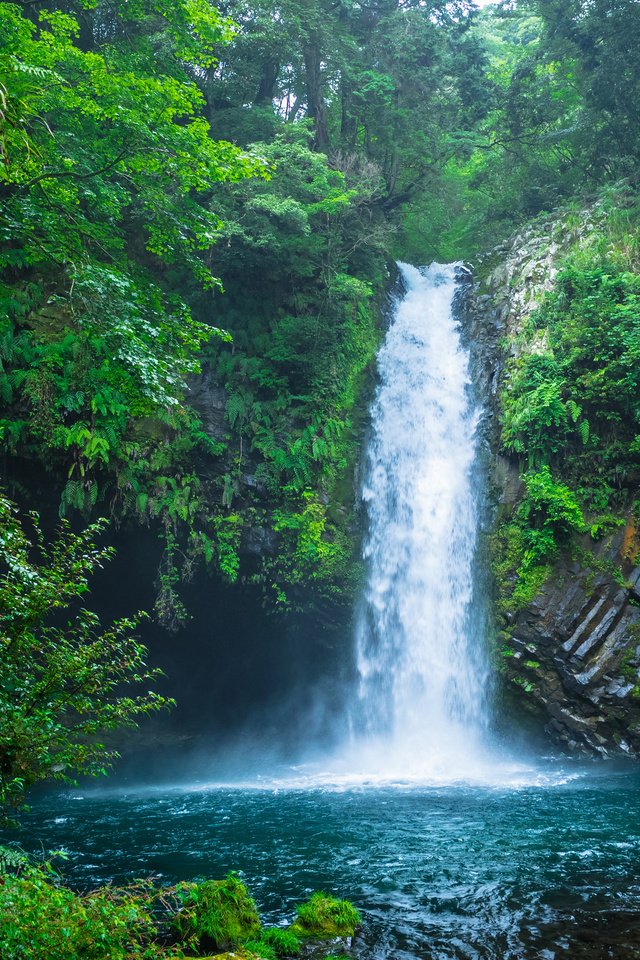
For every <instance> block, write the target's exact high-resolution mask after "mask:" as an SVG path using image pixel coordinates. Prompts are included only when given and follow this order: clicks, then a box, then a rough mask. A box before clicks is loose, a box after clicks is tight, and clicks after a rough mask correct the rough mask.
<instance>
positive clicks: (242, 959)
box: [199, 949, 260, 960]
mask: <svg viewBox="0 0 640 960" xmlns="http://www.w3.org/2000/svg"><path fill="white" fill-rule="evenodd" d="M199 960H260V957H258V956H257V955H256V954H255V953H251V952H250V951H249V950H242V949H240V950H231V951H229V950H227V952H226V953H214V954H212V955H211V956H210V957H200V958H199Z"/></svg>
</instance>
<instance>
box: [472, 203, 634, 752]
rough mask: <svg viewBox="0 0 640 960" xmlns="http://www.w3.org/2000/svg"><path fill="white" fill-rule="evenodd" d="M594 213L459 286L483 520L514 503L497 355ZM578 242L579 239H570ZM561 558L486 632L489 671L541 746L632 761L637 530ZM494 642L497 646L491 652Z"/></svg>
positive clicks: (512, 341) (526, 235)
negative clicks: (492, 658)
mask: <svg viewBox="0 0 640 960" xmlns="http://www.w3.org/2000/svg"><path fill="white" fill-rule="evenodd" d="M601 215H602V212H601V211H600V209H599V208H598V205H595V206H594V207H592V208H591V209H589V210H585V211H583V213H582V214H581V215H580V216H579V217H578V219H577V220H576V221H575V222H573V223H572V224H571V226H570V227H569V226H567V223H566V222H564V221H562V220H560V219H556V220H554V219H553V218H547V219H546V220H544V221H541V222H539V223H536V224H535V225H533V226H532V227H529V228H527V229H526V230H524V231H522V232H521V234H520V235H518V236H517V237H515V238H513V240H512V241H510V242H509V243H508V244H504V245H503V246H501V247H500V248H498V249H496V250H494V251H492V252H491V254H489V255H488V257H487V258H486V259H485V262H484V264H483V263H481V264H480V265H479V270H478V273H479V274H480V275H481V276H483V280H482V282H481V283H476V285H475V286H474V287H471V288H470V287H468V286H467V285H465V287H464V290H463V292H462V294H461V297H460V304H459V311H460V318H461V323H462V326H463V329H464V332H465V337H466V340H467V343H468V344H469V346H470V348H471V355H472V367H473V380H474V383H475V384H476V387H477V389H478V390H479V392H480V393H481V395H482V397H483V399H484V402H485V407H486V410H487V413H486V417H485V423H484V436H485V440H486V446H487V449H488V450H489V451H490V464H491V471H490V472H491V485H492V488H493V511H494V519H493V523H494V524H495V523H497V522H498V520H499V518H500V517H501V516H505V515H508V514H510V513H511V511H512V510H513V508H514V506H515V505H516V504H517V503H518V501H519V499H520V497H521V496H522V484H521V481H520V469H519V465H518V463H517V460H516V459H515V458H512V457H507V456H504V453H503V451H502V450H501V443H500V391H501V389H502V385H503V379H504V365H505V361H506V359H507V357H508V356H513V355H517V353H518V352H519V351H520V350H522V349H535V344H529V345H523V343H522V340H521V339H520V340H518V335H519V334H520V332H521V331H522V329H523V323H524V321H525V319H526V318H527V316H529V315H530V314H531V312H532V311H533V310H535V309H536V307H537V306H538V304H539V303H540V301H541V300H542V298H543V297H544V294H545V293H546V292H547V291H548V290H550V289H552V288H553V283H554V280H555V278H556V276H557V273H558V268H557V264H558V260H559V258H560V257H561V256H562V255H563V254H564V253H565V252H566V251H567V249H568V247H569V246H570V245H571V246H572V247H574V248H575V247H576V246H579V245H580V244H581V242H582V241H583V239H584V242H588V238H589V235H590V234H591V233H593V231H594V230H596V229H597V227H598V222H599V219H600V217H601ZM581 238H582V239H581ZM581 546H582V548H583V549H582V550H580V551H578V555H579V556H580V557H581V558H583V559H581V561H580V562H578V561H576V560H575V559H572V557H571V556H569V555H567V556H565V557H562V558H560V559H559V560H558V562H557V564H556V566H555V568H554V571H553V574H552V576H551V577H550V578H549V580H548V581H547V582H546V583H545V585H544V586H543V588H542V589H541V591H540V592H539V593H538V595H537V596H536V598H535V599H534V600H533V602H531V603H530V604H529V605H528V606H526V607H525V608H524V609H522V610H520V611H519V612H518V613H517V614H511V615H509V616H507V617H506V618H504V619H503V621H502V622H499V621H500V618H497V619H498V622H497V623H496V634H498V633H499V632H501V633H502V637H503V638H509V643H508V646H509V647H510V648H511V649H512V651H513V655H512V656H509V657H505V658H504V660H502V658H501V657H500V655H499V654H496V656H497V657H500V659H501V660H502V662H501V664H500V668H501V673H502V675H503V678H504V680H505V682H506V686H507V688H510V689H511V691H512V693H514V694H515V696H514V697H510V698H509V699H510V700H511V701H512V702H514V703H515V704H516V709H521V710H522V711H523V713H524V712H529V713H531V712H534V713H535V714H536V715H537V716H538V718H539V719H540V720H541V722H542V725H543V726H544V729H545V731H546V734H547V736H548V737H549V739H550V740H551V741H552V742H553V743H555V744H558V745H560V746H562V748H563V749H565V750H567V751H568V752H570V753H575V754H583V755H584V754H587V755H592V756H593V755H596V756H597V755H600V756H633V757H640V529H638V528H637V525H635V524H634V522H633V520H632V519H631V518H628V523H627V525H626V528H621V529H618V530H617V531H616V532H615V534H612V535H610V536H609V537H607V538H606V539H605V540H602V541H600V542H599V543H597V544H594V543H593V541H591V540H590V539H589V538H588V537H585V542H584V543H583V544H582V545H581ZM502 645H503V644H501V643H497V644H496V646H497V647H500V646H502Z"/></svg>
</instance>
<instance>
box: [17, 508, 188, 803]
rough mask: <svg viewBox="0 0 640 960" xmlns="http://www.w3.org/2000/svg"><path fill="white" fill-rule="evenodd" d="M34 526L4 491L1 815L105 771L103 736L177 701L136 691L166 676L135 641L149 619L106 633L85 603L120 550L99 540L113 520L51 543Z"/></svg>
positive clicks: (109, 758) (65, 533) (118, 624)
mask: <svg viewBox="0 0 640 960" xmlns="http://www.w3.org/2000/svg"><path fill="white" fill-rule="evenodd" d="M31 521H32V524H33V528H34V538H33V542H32V541H31V540H30V539H29V537H28V536H27V534H26V533H25V531H24V529H23V527H22V525H21V523H20V521H19V519H18V514H17V510H16V507H15V506H14V505H13V504H12V503H11V502H10V501H9V500H8V499H7V498H6V497H4V496H2V495H0V557H1V559H0V817H1V816H3V815H4V816H6V815H7V813H8V811H9V810H10V809H11V808H20V807H21V806H22V804H23V800H24V795H25V793H26V791H27V790H28V789H29V788H30V787H31V786H33V785H34V784H35V783H38V782H40V781H43V780H49V779H56V780H65V781H67V782H69V781H71V780H72V778H73V776H74V775H76V774H90V775H96V774H101V773H104V772H105V769H106V768H107V767H108V766H110V765H111V763H112V762H113V760H114V759H115V758H116V757H117V753H116V752H115V751H114V750H112V749H110V748H109V747H107V746H105V744H104V742H103V739H102V738H103V735H104V734H105V733H106V732H108V731H112V730H115V729H118V728H120V727H123V726H125V727H126V726H135V725H136V720H137V718H139V717H141V716H144V715H145V714H148V713H151V712H153V711H156V710H160V709H161V708H163V707H168V706H169V705H170V704H171V703H172V701H171V700H168V699H166V698H164V697H162V696H160V695H158V694H157V693H154V692H151V691H146V690H145V692H143V693H140V694H138V695H133V694H132V692H131V686H132V685H141V684H146V683H147V682H148V681H151V680H153V679H154V678H155V677H156V676H157V675H158V672H159V671H157V670H152V669H149V668H148V667H147V665H146V656H147V650H146V647H144V646H143V645H142V644H141V643H140V642H139V640H138V639H137V638H136V637H135V636H134V631H135V629H136V626H137V625H138V623H139V622H140V619H141V617H142V614H137V615H136V616H135V617H134V618H131V619H130V618H123V619H120V620H117V621H115V622H114V623H113V624H112V625H111V626H109V627H107V628H106V629H103V628H102V627H101V626H100V622H99V619H98V617H97V616H96V614H95V613H92V612H91V611H89V610H86V609H84V608H83V607H79V604H78V601H79V598H81V597H82V596H83V595H84V594H85V593H86V592H87V590H88V589H89V587H88V577H89V575H90V574H91V573H92V572H93V571H94V570H96V569H98V568H100V567H101V566H102V564H103V563H104V561H105V560H107V559H109V558H110V557H111V556H112V554H113V551H112V550H111V549H110V548H108V547H107V548H105V547H98V546H96V543H95V541H96V537H97V536H98V535H99V534H100V532H101V531H102V530H103V528H104V525H105V523H104V521H98V522H97V523H93V524H91V525H90V526H88V527H87V528H86V529H85V530H84V531H83V532H81V533H79V534H76V533H73V532H72V531H71V530H70V528H69V526H68V525H67V524H66V523H63V524H62V527H61V529H60V532H59V533H58V536H57V538H56V539H55V540H54V542H53V543H52V544H51V545H50V546H46V545H45V541H44V537H43V534H42V530H41V527H40V524H39V522H38V519H37V517H36V515H35V514H31ZM63 615H66V616H67V617H68V619H67V621H66V622H64V621H63Z"/></svg>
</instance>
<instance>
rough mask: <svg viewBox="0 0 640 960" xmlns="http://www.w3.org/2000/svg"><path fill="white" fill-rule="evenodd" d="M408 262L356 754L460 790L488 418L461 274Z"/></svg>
mask: <svg viewBox="0 0 640 960" xmlns="http://www.w3.org/2000/svg"><path fill="white" fill-rule="evenodd" d="M399 266H400V270H401V273H402V276H403V279H404V285H405V291H406V292H405V295H404V296H403V297H402V299H401V300H400V301H399V302H398V304H397V307H396V310H395V316H394V318H393V321H392V323H391V325H390V328H389V331H388V334H387V337H386V339H385V342H384V344H383V346H382V348H381V351H380V354H379V357H378V370H379V386H378V389H377V393H376V397H375V400H374V403H373V407H372V424H371V438H370V442H369V447H368V458H367V470H366V480H365V484H364V489H363V498H364V501H365V503H366V507H367V513H368V521H369V532H368V536H367V540H366V543H365V560H366V564H367V581H366V587H365V593H364V597H363V601H362V604H361V609H360V613H359V616H358V622H357V628H356V629H357V634H356V645H357V668H358V676H359V681H358V685H359V689H358V694H357V697H356V699H355V702H354V704H353V709H352V727H353V737H354V744H353V746H354V756H358V758H359V759H358V761H357V762H358V764H360V763H361V762H362V763H364V764H365V765H366V766H367V767H368V768H370V769H372V770H375V771H377V772H378V773H379V774H381V775H383V776H388V777H392V778H395V777H399V778H410V779H412V778H414V777H415V778H418V779H421V780H424V779H429V780H432V779H441V778H443V779H447V780H450V779H451V778H452V777H453V778H456V777H466V776H474V775H475V773H476V772H477V770H478V765H479V764H482V762H483V756H484V755H485V746H484V741H485V736H486V725H487V723H486V718H487V704H486V699H487V697H486V689H487V676H488V670H487V664H486V661H485V653H484V636H483V634H484V632H485V631H484V624H483V620H484V618H483V616H482V609H481V608H482V607H483V604H482V603H479V602H478V598H477V592H476V591H475V588H474V567H475V563H474V561H475V558H476V549H477V530H478V523H479V510H480V503H481V500H482V496H483V488H484V483H483V478H482V475H481V473H482V471H481V470H480V468H479V466H478V450H477V447H478V441H477V433H478V431H477V427H478V421H479V416H480V412H479V409H478V407H477V404H476V402H475V401H474V399H473V396H472V394H471V390H470V386H471V384H470V375H469V355H468V353H467V351H466V350H465V349H464V348H463V346H462V343H461V338H460V330H459V327H458V324H457V323H456V320H455V318H454V315H453V300H454V296H455V291H456V272H457V269H458V265H456V264H451V265H447V266H442V265H439V264H433V265H432V266H431V267H429V268H423V269H416V268H415V267H411V266H408V265H405V264H400V265H399Z"/></svg>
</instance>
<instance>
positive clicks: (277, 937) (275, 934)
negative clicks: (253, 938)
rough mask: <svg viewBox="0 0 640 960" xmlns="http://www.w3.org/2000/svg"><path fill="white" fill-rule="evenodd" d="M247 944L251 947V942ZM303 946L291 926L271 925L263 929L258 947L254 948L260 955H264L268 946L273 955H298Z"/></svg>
mask: <svg viewBox="0 0 640 960" xmlns="http://www.w3.org/2000/svg"><path fill="white" fill-rule="evenodd" d="M247 946H249V947H251V945H250V944H247ZM301 946H302V945H301V942H300V938H299V937H298V936H296V934H295V933H294V932H293V930H291V929H290V928H288V927H270V928H269V929H267V930H263V932H262V934H261V935H260V940H259V941H258V943H257V945H256V947H255V948H252V949H254V951H255V952H256V953H257V954H258V956H262V955H263V952H264V951H265V947H267V948H269V949H270V950H271V952H272V955H273V957H296V956H297V955H298V954H299V953H300V950H301ZM265 956H266V955H265ZM267 960H268V958H267Z"/></svg>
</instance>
